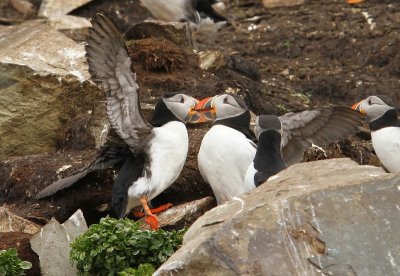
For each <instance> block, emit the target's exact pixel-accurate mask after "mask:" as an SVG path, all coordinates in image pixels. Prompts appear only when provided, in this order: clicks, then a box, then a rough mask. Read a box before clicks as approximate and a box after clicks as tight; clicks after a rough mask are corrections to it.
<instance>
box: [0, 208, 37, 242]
mask: <svg viewBox="0 0 400 276" xmlns="http://www.w3.org/2000/svg"><path fill="white" fill-rule="evenodd" d="M37 231H39V226H38V225H36V224H35V223H33V222H31V221H29V220H26V219H24V218H21V217H19V216H17V215H15V214H13V213H12V212H10V211H9V210H8V209H6V208H5V207H0V233H7V232H20V233H25V234H31V235H32V234H35V233H36V232H37Z"/></svg>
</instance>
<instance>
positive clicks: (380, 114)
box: [352, 96, 400, 173]
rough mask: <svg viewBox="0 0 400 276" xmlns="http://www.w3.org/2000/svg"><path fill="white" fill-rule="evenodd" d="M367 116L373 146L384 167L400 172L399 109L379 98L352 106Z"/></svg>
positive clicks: (374, 97) (365, 100) (372, 97)
mask: <svg viewBox="0 0 400 276" xmlns="http://www.w3.org/2000/svg"><path fill="white" fill-rule="evenodd" d="M352 108H353V109H354V110H357V111H359V112H361V113H363V114H365V115H366V116H367V121H368V124H369V128H370V130H371V140H372V146H373V148H374V150H375V153H376V155H377V156H378V158H379V160H380V161H381V163H382V164H383V166H384V167H385V168H386V169H387V170H388V171H389V172H392V173H398V172H400V121H399V117H398V111H397V108H395V107H392V106H390V105H388V104H387V103H385V102H384V101H383V100H382V99H381V98H379V97H377V96H370V97H368V98H366V99H364V100H362V101H360V102H358V103H356V104H354V105H353V106H352Z"/></svg>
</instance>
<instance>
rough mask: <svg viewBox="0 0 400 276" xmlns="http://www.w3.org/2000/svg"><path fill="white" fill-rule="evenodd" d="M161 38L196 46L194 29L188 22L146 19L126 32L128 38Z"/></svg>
mask: <svg viewBox="0 0 400 276" xmlns="http://www.w3.org/2000/svg"><path fill="white" fill-rule="evenodd" d="M150 37H152V38H161V39H167V40H170V41H172V42H174V43H176V44H177V45H180V46H183V47H188V48H189V49H193V48H195V41H194V40H193V37H192V31H191V30H190V27H189V25H188V24H187V23H181V22H165V21H161V20H145V21H142V22H140V23H137V24H136V25H134V26H133V27H132V28H130V29H129V30H128V32H127V33H126V38H127V39H133V40H137V39H143V38H150Z"/></svg>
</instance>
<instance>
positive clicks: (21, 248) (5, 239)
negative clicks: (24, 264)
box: [0, 232, 40, 275]
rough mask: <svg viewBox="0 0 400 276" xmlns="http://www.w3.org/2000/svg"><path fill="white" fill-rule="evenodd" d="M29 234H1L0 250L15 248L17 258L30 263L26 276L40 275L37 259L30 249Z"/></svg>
mask: <svg viewBox="0 0 400 276" xmlns="http://www.w3.org/2000/svg"><path fill="white" fill-rule="evenodd" d="M31 236H32V235H31V234H26V233H21V232H9V233H1V239H0V250H2V249H8V248H12V247H13V248H16V249H17V252H18V257H19V258H20V259H21V260H23V261H28V262H31V263H32V268H31V269H29V270H27V273H26V274H27V275H40V268H39V257H38V255H36V253H35V252H33V250H32V249H31V246H30V244H29V239H30V238H31Z"/></svg>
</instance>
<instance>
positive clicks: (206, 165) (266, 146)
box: [196, 94, 362, 204]
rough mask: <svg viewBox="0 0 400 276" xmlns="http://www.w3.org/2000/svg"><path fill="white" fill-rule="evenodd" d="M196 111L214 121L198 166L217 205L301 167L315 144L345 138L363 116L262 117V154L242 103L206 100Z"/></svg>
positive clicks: (327, 110)
mask: <svg viewBox="0 0 400 276" xmlns="http://www.w3.org/2000/svg"><path fill="white" fill-rule="evenodd" d="M196 110H199V111H200V110H201V111H202V113H203V115H204V116H205V117H206V118H207V119H208V120H215V121H214V124H213V126H212V127H211V129H210V130H209V131H208V132H207V133H206V135H205V136H204V138H203V140H202V143H201V146H200V150H199V154H198V166H199V170H200V173H201V175H202V176H203V178H204V180H205V181H206V182H207V183H209V184H210V186H211V188H212V190H213V192H214V195H215V197H216V199H217V202H218V204H220V203H222V202H224V201H227V200H231V199H233V198H234V197H236V196H240V195H241V194H243V193H245V192H248V191H251V190H252V189H254V188H255V187H256V186H257V185H259V184H261V183H263V182H264V180H266V179H267V178H268V177H269V176H270V175H272V174H275V173H277V172H279V171H280V170H282V169H284V168H285V167H286V166H288V165H291V164H293V163H296V162H299V161H301V159H302V157H303V154H304V151H305V149H307V148H308V147H309V146H311V145H312V144H313V143H314V144H324V143H327V142H330V141H334V140H336V139H341V138H345V137H347V136H348V135H349V134H352V133H355V132H356V131H357V130H358V128H359V126H361V125H362V115H361V114H359V113H357V112H354V111H353V110H351V109H349V108H341V107H321V108H316V109H314V110H310V111H303V112H299V113H288V114H285V115H283V116H280V117H276V116H275V118H274V117H272V116H270V117H264V116H262V117H261V118H260V117H259V118H258V120H257V123H256V129H255V133H256V135H257V137H258V138H259V139H260V141H259V143H260V149H259V151H258V148H257V146H256V144H255V143H254V142H255V141H256V137H255V136H254V134H252V132H250V130H249V127H250V111H249V109H248V108H247V106H246V104H245V103H244V101H243V100H242V99H241V98H240V97H238V96H236V95H229V94H223V95H217V96H215V97H212V98H206V99H203V100H202V101H201V102H199V104H198V105H197V106H196ZM266 118H268V120H267V119H266ZM257 151H258V155H257ZM253 161H254V162H255V163H253ZM271 162H272V163H271ZM246 175H247V180H246V181H245V179H246Z"/></svg>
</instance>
